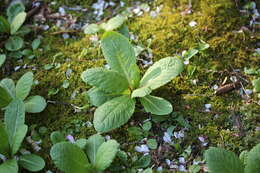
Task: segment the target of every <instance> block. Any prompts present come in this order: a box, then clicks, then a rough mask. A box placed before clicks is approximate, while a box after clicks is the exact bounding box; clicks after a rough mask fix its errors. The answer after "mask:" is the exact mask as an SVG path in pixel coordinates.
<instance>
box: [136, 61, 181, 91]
mask: <svg viewBox="0 0 260 173" xmlns="http://www.w3.org/2000/svg"><path fill="white" fill-rule="evenodd" d="M182 71H183V62H182V61H181V60H180V59H178V58H176V57H167V58H163V59H161V60H159V61H157V62H156V63H154V65H153V66H151V67H150V68H149V69H148V70H147V72H146V73H145V74H144V76H143V78H142V79H141V81H140V86H139V87H150V88H151V89H153V90H154V89H156V88H159V87H161V86H163V85H165V84H166V83H168V82H170V81H171V80H172V79H173V78H174V77H176V76H178V75H179V74H180V73H181V72H182Z"/></svg>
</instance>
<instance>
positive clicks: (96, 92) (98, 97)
mask: <svg viewBox="0 0 260 173" xmlns="http://www.w3.org/2000/svg"><path fill="white" fill-rule="evenodd" d="M87 95H88V97H89V101H90V103H91V104H92V105H94V106H100V105H102V104H104V103H105V102H106V101H108V100H111V99H113V98H115V97H116V96H119V95H118V94H108V93H105V92H104V91H102V90H100V89H98V88H96V87H93V88H91V89H90V90H88V92H87Z"/></svg>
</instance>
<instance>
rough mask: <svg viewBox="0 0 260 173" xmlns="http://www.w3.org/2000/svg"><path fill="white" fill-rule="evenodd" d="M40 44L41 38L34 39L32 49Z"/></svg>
mask: <svg viewBox="0 0 260 173" xmlns="http://www.w3.org/2000/svg"><path fill="white" fill-rule="evenodd" d="M40 44H41V39H39V38H36V39H34V40H33V42H32V49H33V50H36V49H38V48H39V46H40Z"/></svg>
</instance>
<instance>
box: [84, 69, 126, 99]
mask: <svg viewBox="0 0 260 173" xmlns="http://www.w3.org/2000/svg"><path fill="white" fill-rule="evenodd" d="M81 78H82V80H83V81H84V82H86V83H87V84H89V85H92V86H95V87H97V88H99V89H101V90H103V91H105V92H108V93H118V94H120V93H122V92H123V91H125V90H126V89H127V88H128V82H127V80H126V79H125V77H124V76H122V75H121V74H119V73H118V72H116V71H112V70H107V69H103V68H91V69H88V70H86V71H84V72H83V73H82V75H81Z"/></svg>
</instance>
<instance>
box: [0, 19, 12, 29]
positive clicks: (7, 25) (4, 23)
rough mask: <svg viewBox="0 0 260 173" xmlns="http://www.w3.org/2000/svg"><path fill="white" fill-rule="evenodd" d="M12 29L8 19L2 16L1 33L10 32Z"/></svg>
mask: <svg viewBox="0 0 260 173" xmlns="http://www.w3.org/2000/svg"><path fill="white" fill-rule="evenodd" d="M9 31H10V25H9V23H8V21H7V20H6V19H5V18H4V17H3V16H0V33H3V32H5V33H9Z"/></svg>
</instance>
